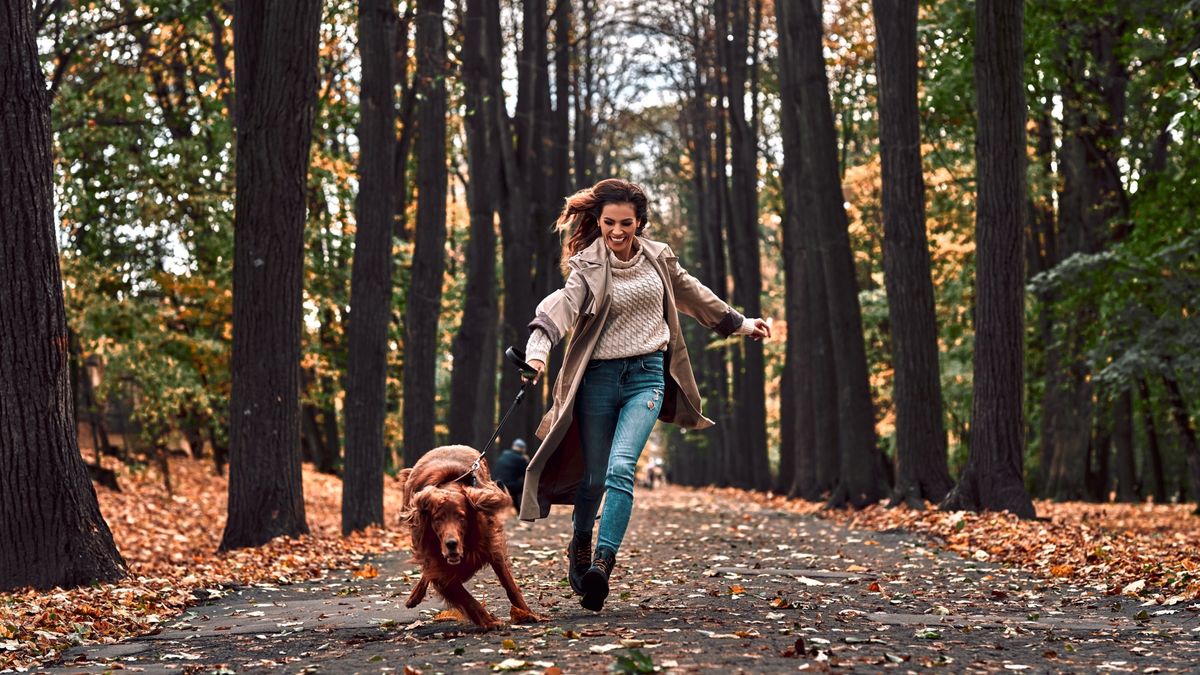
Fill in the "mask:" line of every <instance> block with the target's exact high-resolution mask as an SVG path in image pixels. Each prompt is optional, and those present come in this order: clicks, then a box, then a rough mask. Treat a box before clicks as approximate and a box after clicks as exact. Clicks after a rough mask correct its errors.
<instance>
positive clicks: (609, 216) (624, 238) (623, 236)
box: [600, 203, 638, 260]
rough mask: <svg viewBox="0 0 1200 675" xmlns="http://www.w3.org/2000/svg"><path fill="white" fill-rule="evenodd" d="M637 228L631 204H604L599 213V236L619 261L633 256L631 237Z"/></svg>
mask: <svg viewBox="0 0 1200 675" xmlns="http://www.w3.org/2000/svg"><path fill="white" fill-rule="evenodd" d="M637 226H638V222H637V218H636V217H635V212H634V210H633V204H627V203H622V204H605V205H604V209H603V210H602V211H600V236H602V237H604V243H605V244H606V245H608V248H609V250H611V251H612V252H613V254H614V255H616V256H617V258H619V259H621V260H629V258H630V256H631V255H633V235H634V232H636V231H637Z"/></svg>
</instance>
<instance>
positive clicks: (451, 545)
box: [446, 539, 458, 553]
mask: <svg viewBox="0 0 1200 675" xmlns="http://www.w3.org/2000/svg"><path fill="white" fill-rule="evenodd" d="M446 548H447V549H448V550H449V551H450V552H451V553H453V552H454V551H455V550H456V549H457V548H458V540H457V539H447V540H446Z"/></svg>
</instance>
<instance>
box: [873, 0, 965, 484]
mask: <svg viewBox="0 0 1200 675" xmlns="http://www.w3.org/2000/svg"><path fill="white" fill-rule="evenodd" d="M874 10H875V27H876V36H877V37H876V39H877V46H876V50H875V54H876V56H875V64H876V68H877V69H878V75H879V125H880V129H879V152H880V155H881V157H882V170H883V176H882V179H883V200H882V204H883V269H884V283H885V285H886V287H887V298H888V320H889V323H890V325H891V336H892V362H893V364H894V366H895V371H896V377H895V401H896V465H897V469H898V473H899V480H897V481H896V488H895V490H894V491H893V493H892V500H891V504H892V505H893V506H894V505H896V504H900V503H906V504H908V505H909V506H913V507H916V508H923V507H924V502H925V500H929V501H933V502H940V501H941V500H942V499H943V498H945V496H946V493H948V492H949V491H950V488H952V487H954V481H953V480H952V479H951V478H950V469H949V467H948V466H947V463H946V431H945V428H944V427H943V425H942V385H941V379H940V377H941V375H940V371H939V369H938V344H937V320H936V317H935V315H934V309H933V280H932V277H931V275H930V262H929V242H928V240H927V239H926V236H925V183H924V173H923V170H922V168H921V130H920V122H919V116H918V112H917V0H874Z"/></svg>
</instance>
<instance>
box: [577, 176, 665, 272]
mask: <svg viewBox="0 0 1200 675" xmlns="http://www.w3.org/2000/svg"><path fill="white" fill-rule="evenodd" d="M606 204H630V205H632V206H633V213H634V218H635V219H636V220H637V231H636V234H638V235H641V234H642V231H643V230H645V229H646V220H647V217H648V213H649V210H650V207H649V203H648V200H647V199H646V193H645V192H644V191H643V190H642V188H641V187H640V186H639V185H636V184H634V183H630V182H629V181H627V180H621V179H620V178H605V179H604V180H602V181H600V182H599V183H596V184H595V185H593V186H592V187H590V188H584V189H582V190H580V191H579V192H576V193H575V194H573V195H571V196H570V197H567V203H566V204H565V205H563V209H562V212H561V213H559V214H558V221H557V222H556V223H555V227H556V228H557V229H558V232H559V234H560V235H561V234H563V233H566V232H568V231H569V232H570V234H569V235H568V236H567V237H566V238H565V239H563V247H562V260H561V261H560V265H561V267H562V273H563V276H564V277H565V276H567V274H568V272H569V269H568V267H567V261H568V260H570V259H571V256H573V255H575V254H576V253H578V252H580V251H582V250H583V249H585V248H587V247H588V246H590V245H591V243H592V242H594V241H596V239H597V238H598V237H599V236H600V212H601V211H603V210H604V206H605V205H606Z"/></svg>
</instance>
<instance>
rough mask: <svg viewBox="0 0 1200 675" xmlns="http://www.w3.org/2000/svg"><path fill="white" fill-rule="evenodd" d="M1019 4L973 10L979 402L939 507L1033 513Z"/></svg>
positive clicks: (993, 3)
mask: <svg viewBox="0 0 1200 675" xmlns="http://www.w3.org/2000/svg"><path fill="white" fill-rule="evenodd" d="M1023 15H1024V6H1023V5H1022V3H1021V0H990V1H987V2H980V3H979V4H977V5H976V6H975V22H976V23H975V35H976V48H975V83H976V110H978V111H979V122H978V132H977V133H978V135H977V138H976V142H975V163H976V167H977V173H978V191H979V195H978V206H977V208H976V216H975V238H976V280H975V297H976V306H975V369H974V382H975V396H974V399H973V401H972V406H971V450H970V454H969V456H968V458H967V465H966V467H965V468H964V469H963V473H962V476H961V477H960V478H959V483H958V485H957V486H956V487H955V488H954V489H953V490H952V491H951V492H950V494H949V495H947V496H946V499H945V500H944V501H943V502H942V504H941V508H943V509H948V510H968V511H981V510H988V511H1003V510H1007V511H1010V512H1012V513H1015V514H1016V515H1017V516H1019V517H1021V518H1033V517H1034V516H1035V515H1036V514H1035V512H1034V509H1033V502H1032V501H1031V500H1030V499H1029V494H1028V493H1026V491H1025V484H1024V474H1023V472H1022V466H1021V465H1022V461H1023V460H1024V457H1025V428H1024V407H1023V402H1022V396H1023V394H1024V386H1025V383H1024V375H1025V373H1024V365H1025V364H1024V348H1025V345H1024V340H1025V335H1024V312H1025V304H1024V303H1025V283H1024V282H1025V268H1024V258H1023V257H1022V250H1021V246H1022V242H1023V237H1022V233H1023V230H1024V222H1025V212H1024V211H1025V203H1026V185H1025V146H1026V143H1025V118H1026V109H1025V91H1024V77H1023V65H1024V56H1023V45H1024V34H1023V27H1022V20H1023Z"/></svg>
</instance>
